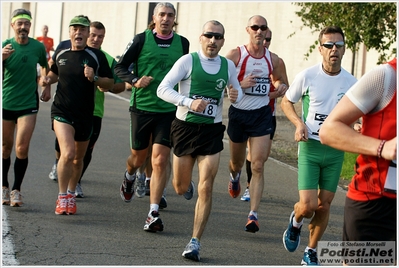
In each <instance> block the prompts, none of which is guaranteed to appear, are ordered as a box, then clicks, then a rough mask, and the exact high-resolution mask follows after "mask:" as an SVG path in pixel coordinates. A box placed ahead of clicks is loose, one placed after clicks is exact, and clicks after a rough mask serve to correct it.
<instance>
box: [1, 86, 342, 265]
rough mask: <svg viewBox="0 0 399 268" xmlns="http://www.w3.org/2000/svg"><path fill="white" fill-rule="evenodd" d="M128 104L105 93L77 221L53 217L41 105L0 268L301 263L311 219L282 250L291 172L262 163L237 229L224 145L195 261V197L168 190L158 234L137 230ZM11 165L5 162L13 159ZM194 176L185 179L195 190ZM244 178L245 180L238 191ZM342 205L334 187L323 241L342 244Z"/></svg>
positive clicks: (141, 211) (291, 197) (144, 205)
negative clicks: (255, 196) (252, 203)
mask: <svg viewBox="0 0 399 268" xmlns="http://www.w3.org/2000/svg"><path fill="white" fill-rule="evenodd" d="M53 92H54V91H53ZM128 98H129V92H124V93H122V94H119V95H117V96H115V95H112V94H107V96H106V108H105V116H104V119H103V127H102V132H101V135H100V138H99V140H98V142H97V145H96V147H95V149H94V153H93V159H92V162H91V164H90V166H89V168H88V170H87V171H86V174H85V176H84V178H83V180H82V187H83V191H84V194H85V198H83V199H77V214H76V215H72V216H66V215H55V214H54V209H55V201H56V199H57V194H58V185H57V183H56V182H54V181H52V180H50V179H49V178H48V173H49V172H50V170H51V167H52V165H53V162H54V133H53V131H52V130H51V121H50V107H51V102H48V103H41V104H40V105H41V106H40V111H39V115H38V120H37V125H36V129H35V132H34V135H33V138H32V142H31V147H30V153H29V166H28V170H27V173H26V176H25V180H24V183H23V185H22V194H23V201H24V203H25V205H24V206H23V207H19V208H15V207H9V206H3V209H2V212H3V213H2V219H3V223H2V227H3V254H2V256H3V265H11V266H12V265H24V266H30V265H32V266H76V265H83V266H95V265H98V266H100V265H104V266H143V265H149V266H164V265H166V266H191V265H207V266H221V265H229V266H235V265H237V266H242V265H245V266H258V265H261V266H274V265H300V262H301V259H302V255H303V250H304V248H305V247H306V244H307V242H308V235H309V231H308V229H307V226H308V223H309V220H305V224H304V227H303V228H302V236H301V246H300V247H299V249H298V250H297V251H296V252H294V253H289V252H287V251H286V250H285V249H284V247H283V244H282V234H283V232H284V230H285V229H286V227H287V224H288V217H289V215H290V213H291V211H292V208H293V205H294V203H295V202H296V201H297V200H298V192H297V183H296V180H297V170H296V169H295V168H293V167H291V166H289V165H287V164H284V163H281V162H278V161H276V160H274V159H269V160H268V161H267V163H266V166H265V181H266V183H265V189H264V193H263V198H262V200H261V205H260V210H259V225H260V231H259V232H257V233H255V234H253V233H247V232H245V231H244V226H245V224H246V220H247V214H248V212H249V203H248V202H243V201H241V200H240V199H239V198H236V199H233V198H231V197H230V196H229V194H228V191H227V185H228V159H229V147H228V143H227V139H226V142H225V149H224V150H223V151H222V154H221V161H220V168H219V172H218V175H217V178H216V181H215V185H214V193H213V207H212V212H211V215H210V218H209V222H208V225H207V227H206V229H205V233H204V235H203V237H202V239H201V245H202V249H201V262H193V261H190V260H187V259H185V258H183V257H182V256H181V254H182V252H183V250H184V247H185V245H186V244H187V243H188V241H189V239H190V238H191V232H192V224H193V213H194V207H195V202H196V198H197V194H195V195H194V198H193V199H192V200H190V201H187V200H185V199H184V197H182V196H178V195H177V194H176V193H175V192H174V190H173V187H172V185H171V183H169V184H168V189H167V201H168V207H167V208H166V209H163V210H161V211H160V217H161V218H162V220H163V221H164V225H165V228H164V231H163V232H158V233H148V232H145V231H143V226H144V222H145V219H146V216H147V213H148V210H149V198H148V196H146V197H143V198H137V197H135V199H134V200H133V201H132V202H131V203H125V202H123V201H122V199H121V198H120V196H119V187H120V184H121V182H122V178H123V173H124V170H125V162H126V158H127V156H128V155H129V120H130V119H129V112H128V107H129V102H128V101H127V99H128ZM225 108H227V105H226V104H225ZM225 110H226V109H225ZM225 122H226V121H225ZM11 159H12V164H13V162H14V154H13V155H12V158H11ZM12 170H13V169H12V167H11V168H10V172H9V181H10V182H11V183H12V182H13V180H14V179H13V172H12ZM196 171H197V170H195V172H194V174H193V180H194V182H195V183H196V184H197V183H198V177H197V173H196ZM243 173H245V172H243ZM245 181H246V176H245V175H243V176H242V179H241V186H242V188H243V187H245ZM344 198H345V192H344V191H343V190H340V189H338V191H337V193H336V197H335V200H334V201H333V204H332V210H331V216H330V222H329V225H328V227H327V230H326V232H325V234H324V237H323V240H325V241H327V240H328V241H339V240H341V228H342V221H343V204H344Z"/></svg>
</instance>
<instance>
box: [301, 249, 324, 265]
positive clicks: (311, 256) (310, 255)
mask: <svg viewBox="0 0 399 268" xmlns="http://www.w3.org/2000/svg"><path fill="white" fill-rule="evenodd" d="M301 264H302V265H320V264H319V260H318V259H317V252H316V251H315V250H312V249H308V250H307V251H305V253H303V259H302V261H301Z"/></svg>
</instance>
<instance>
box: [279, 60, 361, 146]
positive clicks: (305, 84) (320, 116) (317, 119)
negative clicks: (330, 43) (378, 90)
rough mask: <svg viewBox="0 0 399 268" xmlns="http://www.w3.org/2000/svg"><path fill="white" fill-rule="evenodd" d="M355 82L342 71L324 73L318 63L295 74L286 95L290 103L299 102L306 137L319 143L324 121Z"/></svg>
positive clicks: (353, 78) (352, 77) (349, 75)
mask: <svg viewBox="0 0 399 268" xmlns="http://www.w3.org/2000/svg"><path fill="white" fill-rule="evenodd" d="M356 81H357V79H356V78H355V77H354V76H353V75H351V74H350V73H348V72H347V71H346V70H344V69H343V68H341V72H340V73H339V74H338V75H335V76H331V75H328V74H326V73H325V72H324V71H323V69H322V64H321V63H318V64H316V65H314V66H312V67H310V68H308V69H305V70H303V71H302V72H300V73H299V74H297V76H296V77H295V79H294V81H293V82H292V84H291V85H290V87H289V89H288V90H287V92H286V93H285V96H286V97H287V99H288V100H289V101H290V102H292V103H297V102H298V101H299V100H302V116H301V118H302V120H303V121H304V122H305V125H306V127H307V130H308V138H310V139H314V140H318V141H320V138H319V130H320V127H321V125H322V124H323V122H324V120H325V119H326V118H327V116H328V115H329V114H330V112H331V111H332V109H333V108H334V107H335V105H336V104H337V103H338V101H340V100H341V98H342V97H343V96H344V95H345V93H346V92H347V91H348V89H349V88H350V87H351V86H352V85H353V84H355V83H356Z"/></svg>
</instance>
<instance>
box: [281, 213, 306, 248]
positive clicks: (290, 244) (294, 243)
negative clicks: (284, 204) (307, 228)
mask: <svg viewBox="0 0 399 268" xmlns="http://www.w3.org/2000/svg"><path fill="white" fill-rule="evenodd" d="M294 216H295V212H294V211H293V212H292V213H291V215H290V223H289V224H288V228H287V229H286V230H285V232H284V234H283V244H284V247H285V249H286V250H288V251H289V252H294V251H295V250H296V249H297V248H298V247H299V244H300V242H301V228H302V226H301V227H300V228H296V227H294V226H293V225H292V221H293V219H294Z"/></svg>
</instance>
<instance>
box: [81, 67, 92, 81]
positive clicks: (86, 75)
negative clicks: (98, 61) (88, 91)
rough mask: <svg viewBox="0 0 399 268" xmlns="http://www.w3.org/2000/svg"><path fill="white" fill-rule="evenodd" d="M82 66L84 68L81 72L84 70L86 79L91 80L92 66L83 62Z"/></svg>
mask: <svg viewBox="0 0 399 268" xmlns="http://www.w3.org/2000/svg"><path fill="white" fill-rule="evenodd" d="M84 67H85V68H84V70H83V72H84V75H85V77H87V80H89V81H90V82H93V79H94V70H93V68H91V67H90V66H89V65H87V64H85V66H84Z"/></svg>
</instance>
